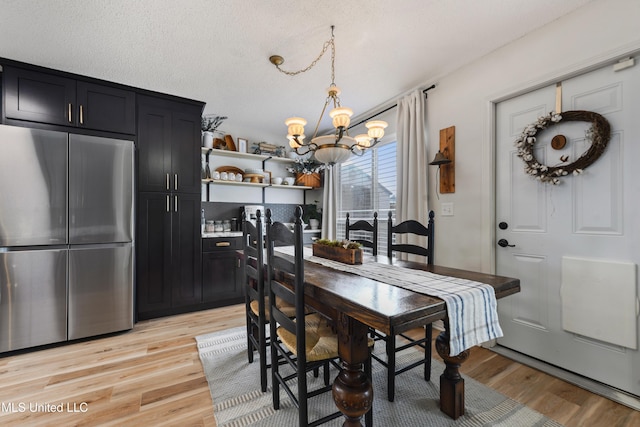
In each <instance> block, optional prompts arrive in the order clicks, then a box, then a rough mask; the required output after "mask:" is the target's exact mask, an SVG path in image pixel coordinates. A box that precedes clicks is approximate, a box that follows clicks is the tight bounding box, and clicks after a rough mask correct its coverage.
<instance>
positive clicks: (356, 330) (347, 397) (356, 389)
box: [333, 313, 373, 427]
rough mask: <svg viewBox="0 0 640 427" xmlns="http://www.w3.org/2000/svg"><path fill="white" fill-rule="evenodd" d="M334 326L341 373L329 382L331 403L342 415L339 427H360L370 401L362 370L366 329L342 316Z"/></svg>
mask: <svg viewBox="0 0 640 427" xmlns="http://www.w3.org/2000/svg"><path fill="white" fill-rule="evenodd" d="M336 327H337V329H338V352H339V354H340V358H341V359H342V370H341V371H340V373H339V374H338V376H337V377H336V379H335V381H334V382H333V400H334V401H335V402H336V406H337V407H338V409H339V410H340V412H342V413H343V414H344V417H345V421H344V424H343V427H361V426H362V423H361V422H360V420H361V419H362V416H363V415H364V414H366V413H367V412H368V411H369V409H370V408H371V404H372V402H373V386H372V385H371V379H370V378H368V377H367V375H366V374H365V372H364V370H363V368H364V363H365V362H366V360H367V358H368V357H369V349H368V347H367V333H368V328H367V326H365V325H363V324H362V323H360V322H358V321H357V320H355V319H352V318H351V317H349V316H347V315H346V314H344V313H339V314H338V319H336Z"/></svg>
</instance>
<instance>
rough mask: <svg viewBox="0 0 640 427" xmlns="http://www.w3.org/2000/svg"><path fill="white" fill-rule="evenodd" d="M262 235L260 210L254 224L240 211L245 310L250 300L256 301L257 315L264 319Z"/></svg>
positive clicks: (264, 292) (264, 293)
mask: <svg viewBox="0 0 640 427" xmlns="http://www.w3.org/2000/svg"><path fill="white" fill-rule="evenodd" d="M263 242H264V235H263V234H262V218H261V212H260V211H258V212H257V213H256V225H254V224H252V223H251V222H250V221H248V219H247V216H246V214H245V213H244V212H243V213H242V249H243V251H244V257H243V260H242V270H243V271H244V274H245V282H244V288H245V303H246V305H247V310H249V304H250V303H251V301H258V316H259V317H261V318H263V319H264V316H265V310H266V309H267V307H265V303H264V297H265V295H266V291H265V280H264V268H263V267H262V266H263V265H264V251H263V249H262V248H263V247H264V243H263Z"/></svg>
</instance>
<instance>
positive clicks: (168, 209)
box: [167, 194, 171, 212]
mask: <svg viewBox="0 0 640 427" xmlns="http://www.w3.org/2000/svg"><path fill="white" fill-rule="evenodd" d="M170 203H171V202H170V201H169V195H168V194H167V212H169V211H170V210H171V208H170V207H169V204H170Z"/></svg>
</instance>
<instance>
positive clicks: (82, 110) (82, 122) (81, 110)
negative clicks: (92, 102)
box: [80, 104, 84, 125]
mask: <svg viewBox="0 0 640 427" xmlns="http://www.w3.org/2000/svg"><path fill="white" fill-rule="evenodd" d="M80 124H81V125H83V124H84V108H82V104H80Z"/></svg>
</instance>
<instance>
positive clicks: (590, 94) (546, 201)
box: [496, 66, 640, 396]
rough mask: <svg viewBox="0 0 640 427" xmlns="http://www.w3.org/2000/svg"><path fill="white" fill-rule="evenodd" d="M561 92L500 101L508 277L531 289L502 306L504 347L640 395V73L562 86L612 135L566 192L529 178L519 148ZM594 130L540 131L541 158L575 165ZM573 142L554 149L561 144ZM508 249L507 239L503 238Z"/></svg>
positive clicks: (503, 257) (572, 106)
mask: <svg viewBox="0 0 640 427" xmlns="http://www.w3.org/2000/svg"><path fill="white" fill-rule="evenodd" d="M555 105H556V86H555V85H552V86H549V87H545V88H542V89H539V90H536V91H533V92H530V93H527V94H524V95H521V96H518V97H516V98H513V99H510V100H507V101H504V102H501V103H499V104H498V105H497V112H496V138H497V146H496V152H497V154H496V168H497V169H496V195H497V196H496V197H497V199H496V200H497V202H496V224H497V225H498V229H497V230H496V240H497V241H499V239H505V240H506V241H507V242H508V244H509V245H510V246H506V247H500V246H498V245H496V260H497V266H496V269H497V273H498V274H500V275H505V276H512V277H518V278H520V280H521V292H520V293H519V294H517V295H513V296H510V297H508V298H504V299H502V300H500V302H499V314H500V323H501V325H502V328H503V330H504V337H503V338H501V339H500V340H498V343H499V344H500V345H502V346H505V347H508V348H511V349H513V350H516V351H518V352H521V353H524V354H527V355H530V356H532V357H535V358H537V359H540V360H543V361H545V362H547V363H550V364H553V365H556V366H560V367H562V368H565V369H567V370H569V371H572V372H575V373H578V374H581V375H583V376H586V377H589V378H592V379H595V380H597V381H600V382H603V383H605V384H608V385H611V386H613V387H616V388H619V389H622V390H625V391H627V392H630V393H632V394H634V395H637V396H640V352H639V351H638V346H639V345H640V343H639V342H638V329H639V321H638V278H637V276H638V273H637V270H638V267H637V265H638V264H640V66H635V67H632V68H627V69H624V70H621V71H618V72H614V71H613V67H612V66H607V67H604V68H601V69H598V70H596V71H592V72H589V73H586V74H584V75H581V76H578V77H575V78H572V79H568V80H566V81H563V82H562V110H563V111H570V110H587V111H593V112H596V113H599V114H601V115H602V116H604V117H605V118H606V119H607V120H608V122H609V123H610V125H611V139H610V142H609V144H608V147H607V148H606V150H605V152H604V153H603V154H602V155H601V156H600V157H599V159H598V160H597V161H596V162H595V163H594V164H592V165H591V166H589V167H588V168H586V169H584V172H583V173H582V174H579V175H577V176H573V175H569V176H565V177H562V178H560V184H559V185H552V184H545V183H541V182H538V181H536V180H535V179H534V178H532V177H531V176H528V175H526V174H525V172H524V162H523V160H522V159H521V158H519V157H517V156H516V148H515V146H514V141H515V140H516V139H517V138H518V137H519V136H520V134H521V133H522V131H523V129H524V128H525V127H526V126H527V125H529V124H531V123H535V121H536V120H537V118H538V117H540V116H544V115H546V114H548V113H549V112H551V111H555ZM589 127H590V123H588V122H564V123H563V122H562V121H561V122H560V123H558V124H556V125H553V126H550V127H549V128H547V129H545V130H543V131H539V132H538V134H537V135H536V136H537V141H536V143H535V145H534V152H535V155H536V158H537V159H538V160H540V161H541V162H543V163H544V164H545V165H547V166H555V165H558V164H560V163H561V162H562V161H561V159H560V158H561V157H563V156H569V157H568V160H567V163H571V162H573V161H574V160H576V159H577V158H578V157H579V156H580V155H581V154H582V153H583V152H584V151H585V150H586V149H587V148H588V146H589V145H590V142H589V140H588V139H587V138H586V136H585V131H586V130H587V129H588V128H589ZM556 135H564V136H565V137H566V141H567V143H566V146H565V147H564V148H562V149H555V148H553V147H552V146H551V144H550V141H551V139H552V138H553V137H554V136H556ZM502 243H503V244H505V243H506V242H504V241H503V242H502Z"/></svg>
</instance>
